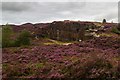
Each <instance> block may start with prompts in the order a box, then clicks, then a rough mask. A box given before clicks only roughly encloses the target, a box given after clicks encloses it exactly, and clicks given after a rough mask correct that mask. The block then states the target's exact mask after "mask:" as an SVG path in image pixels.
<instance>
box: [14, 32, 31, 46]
mask: <svg viewBox="0 0 120 80" xmlns="http://www.w3.org/2000/svg"><path fill="white" fill-rule="evenodd" d="M21 45H30V33H29V32H28V31H27V30H23V31H22V32H21V33H20V35H19V36H18V38H17V39H16V41H15V46H21Z"/></svg>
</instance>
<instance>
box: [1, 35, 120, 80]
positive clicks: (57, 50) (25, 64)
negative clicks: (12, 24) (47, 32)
mask: <svg viewBox="0 0 120 80" xmlns="http://www.w3.org/2000/svg"><path fill="white" fill-rule="evenodd" d="M119 52H120V39H119V38H114V37H99V38H94V39H91V40H86V41H82V42H79V43H74V44H69V45H42V46H32V47H26V48H22V47H16V48H4V49H3V73H2V74H3V78H101V79H106V78H108V79H109V78H118V77H120V73H119V71H118V69H119V67H118V62H119V60H120V57H119Z"/></svg>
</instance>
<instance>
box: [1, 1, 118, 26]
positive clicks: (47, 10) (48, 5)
mask: <svg viewBox="0 0 120 80" xmlns="http://www.w3.org/2000/svg"><path fill="white" fill-rule="evenodd" d="M0 5H2V6H1V7H2V8H1V12H2V13H0V14H1V16H0V19H1V20H0V24H1V23H2V24H6V23H12V24H23V23H46V22H52V21H63V20H75V21H77V20H80V21H100V22H102V20H103V19H106V20H107V21H108V22H111V21H113V22H118V2H92V1H91V2H88V1H86V0H82V1H81V2H79V1H77V0H73V2H72V1H66V2H64V1H63V2H55V1H53V2H52V1H51V2H47V1H46V2H44V1H43V2H42V0H41V2H37V1H34V2H32V1H31V2H30V1H29V2H17V1H16V2H15V1H13V2H8V1H6V2H5V1H3V2H2V3H0Z"/></svg>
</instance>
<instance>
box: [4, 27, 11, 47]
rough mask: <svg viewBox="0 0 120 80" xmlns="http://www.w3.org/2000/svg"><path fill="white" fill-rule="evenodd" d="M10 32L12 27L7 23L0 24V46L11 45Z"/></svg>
mask: <svg viewBox="0 0 120 80" xmlns="http://www.w3.org/2000/svg"><path fill="white" fill-rule="evenodd" d="M12 33H13V31H12V28H11V27H10V26H9V25H5V26H2V47H10V46H12V40H11V35H12Z"/></svg>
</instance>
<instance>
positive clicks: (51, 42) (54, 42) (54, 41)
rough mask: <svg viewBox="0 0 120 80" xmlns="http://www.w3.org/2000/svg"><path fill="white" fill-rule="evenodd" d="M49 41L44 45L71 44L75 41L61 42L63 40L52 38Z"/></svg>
mask: <svg viewBox="0 0 120 80" xmlns="http://www.w3.org/2000/svg"><path fill="white" fill-rule="evenodd" d="M47 40H48V42H44V43H43V44H44V45H55V44H56V45H69V44H72V43H75V42H61V41H57V40H52V39H47Z"/></svg>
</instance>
